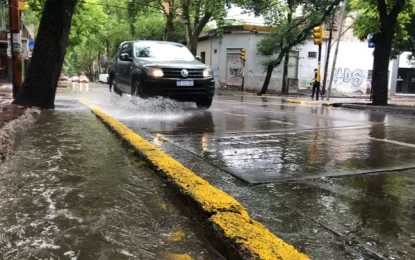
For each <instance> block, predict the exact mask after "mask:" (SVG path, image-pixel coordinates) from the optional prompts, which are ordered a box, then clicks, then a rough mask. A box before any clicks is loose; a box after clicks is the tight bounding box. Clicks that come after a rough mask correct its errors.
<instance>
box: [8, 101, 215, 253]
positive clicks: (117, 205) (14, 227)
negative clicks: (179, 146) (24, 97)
mask: <svg viewBox="0 0 415 260" xmlns="http://www.w3.org/2000/svg"><path fill="white" fill-rule="evenodd" d="M63 103H64V104H65V106H68V105H69V104H68V103H70V102H68V101H67V102H63ZM23 158H24V159H23ZM22 159H23V160H22ZM172 198H174V196H173V195H172V194H169V191H168V190H166V189H165V188H164V184H163V182H162V181H161V180H159V179H158V177H157V176H156V175H155V173H153V172H152V171H149V170H147V168H146V167H145V166H144V165H143V163H141V162H140V161H136V160H135V159H134V158H133V157H131V156H130V155H129V154H128V153H127V152H126V151H125V150H124V149H123V148H122V146H121V145H120V144H119V142H118V140H116V139H115V138H114V137H113V136H112V135H110V134H109V132H108V130H107V129H106V128H105V127H104V126H103V125H102V124H101V123H100V122H99V121H97V120H96V118H95V117H93V116H92V115H91V114H90V113H89V112H86V111H82V110H79V111H78V112H67V111H62V110H60V111H49V112H48V111H45V112H43V113H42V115H41V117H40V119H39V120H38V122H37V123H36V125H35V126H34V127H33V129H31V130H30V131H29V132H28V134H27V136H26V137H25V142H24V144H23V145H22V146H21V147H20V149H19V151H17V153H16V155H15V157H12V158H11V159H10V160H9V161H8V162H6V163H5V164H3V165H2V168H1V169H0V259H4V260H12V259H51V258H52V259H72V260H75V259H77V260H81V259H94V260H95V259H117V260H118V259H164V256H165V255H166V254H169V253H174V254H188V255H190V256H192V257H195V258H196V257H197V258H198V259H217V255H216V254H215V253H212V250H211V249H210V247H209V246H208V245H206V244H205V243H204V242H202V240H201V239H200V238H199V236H198V235H197V234H200V233H199V232H201V231H200V230H198V228H197V227H196V226H197V224H196V223H193V221H191V220H190V219H188V218H186V217H185V216H183V215H182V213H181V212H180V211H179V210H178V209H177V208H176V207H175V206H174V205H175V204H178V202H176V201H175V200H174V199H172ZM177 232H180V234H184V235H182V236H180V239H179V240H177V239H171V237H172V236H173V235H174V234H176V233H177Z"/></svg>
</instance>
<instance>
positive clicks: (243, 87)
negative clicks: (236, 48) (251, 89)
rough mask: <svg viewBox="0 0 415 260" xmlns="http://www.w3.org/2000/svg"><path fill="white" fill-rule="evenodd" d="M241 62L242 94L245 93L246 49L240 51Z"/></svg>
mask: <svg viewBox="0 0 415 260" xmlns="http://www.w3.org/2000/svg"><path fill="white" fill-rule="evenodd" d="M241 60H242V64H243V65H242V88H241V90H242V92H244V91H245V64H246V49H245V48H242V49H241Z"/></svg>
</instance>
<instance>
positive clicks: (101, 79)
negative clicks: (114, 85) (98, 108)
mask: <svg viewBox="0 0 415 260" xmlns="http://www.w3.org/2000/svg"><path fill="white" fill-rule="evenodd" d="M98 81H99V82H101V83H108V74H99V77H98Z"/></svg>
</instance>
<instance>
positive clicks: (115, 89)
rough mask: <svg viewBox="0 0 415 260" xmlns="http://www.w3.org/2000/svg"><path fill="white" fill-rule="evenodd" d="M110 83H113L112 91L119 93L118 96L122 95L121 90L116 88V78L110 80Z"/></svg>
mask: <svg viewBox="0 0 415 260" xmlns="http://www.w3.org/2000/svg"><path fill="white" fill-rule="evenodd" d="M112 83H113V84H114V85H113V88H114V92H115V93H116V94H117V95H119V96H120V97H122V92H121V90H119V89H118V86H117V80H116V79H114V80H113V81H112Z"/></svg>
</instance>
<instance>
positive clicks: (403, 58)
mask: <svg viewBox="0 0 415 260" xmlns="http://www.w3.org/2000/svg"><path fill="white" fill-rule="evenodd" d="M410 54H411V52H403V53H402V54H401V55H400V56H399V68H407V69H409V68H413V67H414V66H413V65H412V64H411V63H410V62H409V61H408V55H410Z"/></svg>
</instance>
